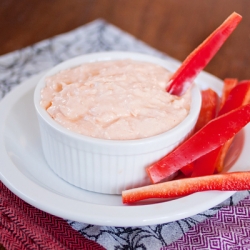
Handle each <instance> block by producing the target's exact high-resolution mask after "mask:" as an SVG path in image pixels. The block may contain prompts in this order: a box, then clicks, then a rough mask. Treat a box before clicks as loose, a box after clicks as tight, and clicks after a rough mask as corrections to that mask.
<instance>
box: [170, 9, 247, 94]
mask: <svg viewBox="0 0 250 250" xmlns="http://www.w3.org/2000/svg"><path fill="white" fill-rule="evenodd" d="M241 19H242V17H241V16H240V15H239V14H237V13H235V12H234V13H232V14H231V15H230V16H229V17H228V18H227V19H226V20H225V21H224V22H223V23H222V24H221V25H220V26H219V27H218V28H217V29H216V30H215V31H214V32H213V33H212V34H211V35H210V36H209V37H208V38H207V39H206V40H205V41H204V42H203V43H202V44H200V45H199V46H198V47H197V48H196V49H195V50H194V51H193V52H192V53H191V54H190V55H189V56H188V57H187V58H186V59H185V60H184V62H183V63H182V65H181V66H180V68H179V69H178V70H177V71H176V72H175V73H174V74H173V76H172V77H171V79H170V81H169V85H168V86H167V89H166V90H167V91H168V92H169V93H170V94H173V95H178V96H181V95H182V94H184V93H185V92H186V90H187V89H188V88H189V87H190V86H191V84H192V82H193V80H194V78H195V77H196V76H197V75H198V74H199V73H200V71H201V70H202V69H204V68H205V67H206V65H207V64H208V63H209V62H210V60H211V59H212V58H213V57H214V55H215V54H216V53H217V51H218V50H219V49H220V47H221V46H222V45H223V44H224V42H225V41H226V39H227V38H228V37H229V36H230V35H231V33H232V32H233V31H234V29H235V28H236V27H237V26H238V24H239V23H240V21H241Z"/></svg>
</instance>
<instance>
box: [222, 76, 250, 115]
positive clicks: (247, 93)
mask: <svg viewBox="0 0 250 250" xmlns="http://www.w3.org/2000/svg"><path fill="white" fill-rule="evenodd" d="M249 101H250V80H245V81H241V82H239V84H238V85H236V86H235V87H234V88H233V89H232V90H231V92H230V93H229V95H228V98H227V100H226V102H225V104H224V105H223V107H222V108H221V109H220V111H219V114H218V115H219V116H220V115H223V114H225V113H227V112H229V111H231V110H233V109H235V108H238V107H240V106H242V105H246V104H248V103H249Z"/></svg>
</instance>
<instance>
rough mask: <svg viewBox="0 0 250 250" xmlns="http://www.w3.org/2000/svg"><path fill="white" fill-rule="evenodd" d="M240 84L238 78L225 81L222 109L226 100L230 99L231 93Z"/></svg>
mask: <svg viewBox="0 0 250 250" xmlns="http://www.w3.org/2000/svg"><path fill="white" fill-rule="evenodd" d="M237 84H238V79H236V78H226V79H224V85H223V90H222V95H221V102H220V108H222V107H223V105H224V104H225V101H226V99H227V98H228V95H229V93H230V91H231V90H232V89H233V88H234V87H235V86H236V85H237Z"/></svg>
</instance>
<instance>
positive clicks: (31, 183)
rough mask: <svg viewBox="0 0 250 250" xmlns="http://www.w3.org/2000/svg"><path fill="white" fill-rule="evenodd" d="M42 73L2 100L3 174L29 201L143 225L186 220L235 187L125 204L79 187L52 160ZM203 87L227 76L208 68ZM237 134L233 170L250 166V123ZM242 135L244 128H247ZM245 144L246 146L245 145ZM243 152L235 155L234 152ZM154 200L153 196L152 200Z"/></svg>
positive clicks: (74, 214)
mask: <svg viewBox="0 0 250 250" xmlns="http://www.w3.org/2000/svg"><path fill="white" fill-rule="evenodd" d="M40 77H41V75H38V76H35V77H32V78H31V79H29V80H27V81H25V82H23V83H22V84H20V86H18V87H16V88H15V89H14V90H13V91H11V93H9V94H8V95H7V96H6V97H5V98H4V99H3V100H2V101H1V102H0V121H1V122H0V178H1V181H2V182H3V183H4V184H5V185H6V186H7V187H8V188H9V189H10V190H11V191H12V192H13V193H15V194H16V195H17V196H19V197H20V198H21V199H23V200H24V201H26V202H28V203H29V204H31V205H33V206H35V207H37V208H39V209H41V210H43V211H46V212H48V213H51V214H53V215H57V216H59V217H62V218H65V219H70V220H75V221H79V222H85V223H90V224H96V225H106V226H143V225H152V224H159V223H164V222H170V221H175V220H179V219H183V218H186V217H189V216H192V215H195V214H197V213H199V212H202V211H205V210H207V209H209V208H211V207H213V206H215V205H217V204H219V203H220V202H222V201H224V200H225V199H227V198H228V197H230V196H231V195H232V194H233V193H234V192H219V191H209V192H203V193H196V194H193V195H189V196H186V197H183V198H180V199H176V200H172V201H161V202H159V201H158V202H157V203H151V204H150V202H147V203H145V204H140V205H132V206H131V205H130V206H128V205H123V204H122V202H121V196H119V195H103V194H98V193H92V192H88V191H85V190H82V189H79V188H77V187H74V186H72V185H70V184H68V183H67V182H65V181H63V180H62V179H60V178H59V177H58V176H57V175H56V174H54V172H52V170H51V169H50V168H49V167H48V165H47V164H46V162H45V160H44V157H43V153H42V148H41V142H40V137H39V128H38V124H37V120H36V114H35V110H34V107H33V91H34V87H35V85H36V83H37V82H38V79H39V78H40ZM197 82H198V84H199V85H201V86H202V87H207V86H210V87H212V88H213V89H215V90H216V91H218V92H220V91H221V86H222V84H221V81H220V80H218V79H217V78H215V77H213V76H211V75H209V74H206V73H202V74H200V76H199V77H198V79H197ZM244 132H245V133H244V135H245V140H243V138H244V137H243V136H237V138H236V142H235V144H234V150H233V154H230V155H231V156H232V157H231V158H230V159H228V168H229V170H230V171H240V170H242V171H244V170H247V169H248V167H249V164H248V161H247V159H248V156H247V154H248V152H250V127H249V126H248V127H246V128H245V129H244ZM241 134H242V133H241ZM242 148H243V149H242ZM237 154H240V156H239V158H238V159H237V160H235V157H233V155H237ZM151 202H152V201H151Z"/></svg>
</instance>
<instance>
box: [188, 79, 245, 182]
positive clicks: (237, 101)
mask: <svg viewBox="0 0 250 250" xmlns="http://www.w3.org/2000/svg"><path fill="white" fill-rule="evenodd" d="M249 102H250V81H244V82H241V83H239V84H238V85H236V86H235V87H234V88H233V89H232V90H231V92H230V93H229V94H228V97H227V100H226V101H225V103H224V106H223V107H222V109H221V110H220V111H219V114H218V115H219V116H220V115H223V114H226V113H227V112H230V111H232V110H234V109H236V108H239V107H241V106H243V105H246V104H248V103H249ZM232 141H233V137H232V138H231V139H229V140H228V141H227V142H225V144H223V145H221V146H219V147H218V148H217V149H215V150H213V151H212V152H209V153H208V154H206V155H203V156H201V157H200V158H199V159H197V160H196V161H195V162H194V169H193V174H192V177H197V176H203V175H211V174H213V173H214V172H221V171H222V169H223V165H224V159H225V157H226V154H227V151H228V149H229V147H230V145H231V143H232Z"/></svg>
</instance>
